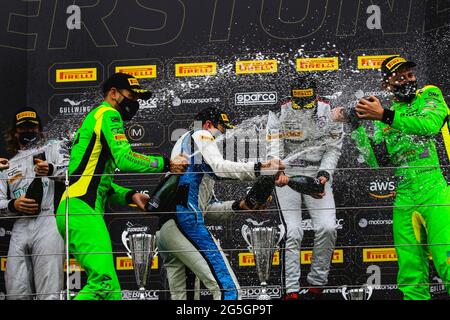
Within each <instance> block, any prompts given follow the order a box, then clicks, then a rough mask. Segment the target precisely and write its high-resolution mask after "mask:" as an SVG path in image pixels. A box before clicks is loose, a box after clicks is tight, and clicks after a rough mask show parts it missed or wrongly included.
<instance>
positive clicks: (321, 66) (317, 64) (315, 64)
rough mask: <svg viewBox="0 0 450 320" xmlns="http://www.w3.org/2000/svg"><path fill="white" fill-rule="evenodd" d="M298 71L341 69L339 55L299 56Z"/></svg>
mask: <svg viewBox="0 0 450 320" xmlns="http://www.w3.org/2000/svg"><path fill="white" fill-rule="evenodd" d="M296 66H297V72H306V71H328V70H339V59H338V57H327V58H299V59H297V63H296Z"/></svg>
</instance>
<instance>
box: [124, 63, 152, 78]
mask: <svg viewBox="0 0 450 320" xmlns="http://www.w3.org/2000/svg"><path fill="white" fill-rule="evenodd" d="M116 72H120V73H126V74H129V75H132V76H133V77H135V78H136V79H151V78H156V65H153V64H149V65H142V66H117V67H116Z"/></svg>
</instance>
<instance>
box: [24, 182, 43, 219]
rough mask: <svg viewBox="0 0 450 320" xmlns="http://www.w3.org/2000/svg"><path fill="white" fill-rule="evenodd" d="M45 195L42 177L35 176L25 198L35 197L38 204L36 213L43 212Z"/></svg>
mask: <svg viewBox="0 0 450 320" xmlns="http://www.w3.org/2000/svg"><path fill="white" fill-rule="evenodd" d="M43 197H44V187H43V186H42V179H41V178H40V177H35V178H34V179H33V181H32V182H31V184H30V185H29V186H28V189H27V193H26V195H25V198H27V199H33V200H34V201H36V203H37V204H38V206H39V207H38V210H37V212H36V214H39V213H40V212H41V203H42V198H43Z"/></svg>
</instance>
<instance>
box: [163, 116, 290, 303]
mask: <svg viewBox="0 0 450 320" xmlns="http://www.w3.org/2000/svg"><path fill="white" fill-rule="evenodd" d="M196 120H197V121H201V123H202V125H201V127H200V128H197V130H195V129H194V130H193V131H189V132H187V133H185V134H184V135H183V136H182V137H181V138H180V139H179V140H178V141H177V142H176V144H175V146H174V148H173V150H172V157H174V156H175V154H177V153H185V154H187V155H189V156H190V165H189V166H188V169H187V170H186V172H185V173H184V174H183V175H182V176H181V177H180V180H179V183H178V195H179V197H180V198H179V199H180V200H181V201H180V202H177V205H176V213H175V214H174V215H168V214H165V215H163V216H161V218H160V224H161V228H160V231H159V232H158V233H157V246H158V251H159V252H160V255H161V257H162V259H163V261H164V266H165V268H166V270H167V278H168V280H169V287H170V293H171V299H172V300H186V299H188V298H190V297H192V298H193V297H194V295H193V294H192V293H193V291H189V290H187V288H189V287H190V285H189V283H188V282H189V278H191V280H194V279H195V277H194V275H195V276H197V277H198V278H199V279H200V281H201V282H202V283H203V284H204V285H205V287H206V288H207V289H209V291H210V292H211V293H212V295H213V298H214V299H215V300H221V299H224V300H236V299H240V292H239V291H240V290H239V284H238V281H237V279H236V276H235V275H234V272H233V270H232V268H231V266H230V264H229V262H228V259H227V258H226V256H225V255H224V253H223V251H222V249H221V248H220V245H219V243H218V242H217V240H216V239H215V238H214V237H213V236H212V234H211V233H210V232H209V231H208V230H207V228H206V226H205V222H204V215H205V214H206V217H208V216H210V217H211V218H213V216H215V218H217V216H219V217H220V215H222V214H227V213H230V212H234V211H238V210H242V209H244V210H245V209H249V208H248V207H246V206H245V203H243V201H234V202H233V201H227V202H223V203H220V202H217V201H214V184H215V180H216V179H220V178H229V179H237V180H254V179H255V178H256V177H257V176H259V175H260V174H267V175H275V174H277V173H278V172H279V171H280V170H283V169H284V166H283V164H282V162H281V161H279V160H270V161H267V162H265V163H252V162H248V163H240V162H233V161H229V160H225V159H223V156H222V154H221V153H220V151H219V148H218V146H217V143H216V139H215V135H217V134H223V133H224V132H225V129H226V128H232V126H231V124H230V123H229V120H228V116H227V115H226V114H225V113H223V112H221V111H220V110H218V109H215V108H207V109H205V110H203V111H201V112H200V113H199V114H198V115H197V117H196ZM252 209H253V208H252ZM190 276H191V277H190ZM191 286H192V284H191Z"/></svg>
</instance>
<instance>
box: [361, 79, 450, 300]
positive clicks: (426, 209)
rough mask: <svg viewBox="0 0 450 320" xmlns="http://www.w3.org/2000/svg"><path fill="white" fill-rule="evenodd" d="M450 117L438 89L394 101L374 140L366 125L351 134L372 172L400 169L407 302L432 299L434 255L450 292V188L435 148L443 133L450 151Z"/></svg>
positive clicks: (397, 241)
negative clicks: (430, 275) (431, 260)
mask: <svg viewBox="0 0 450 320" xmlns="http://www.w3.org/2000/svg"><path fill="white" fill-rule="evenodd" d="M449 113H450V112H449V109H448V107H447V104H446V103H445V101H444V98H443V96H442V93H441V91H440V90H439V88H437V87H435V86H426V87H424V88H422V89H421V90H418V91H417V92H416V97H415V98H414V100H413V101H412V102H411V103H405V102H394V103H393V104H392V106H391V108H390V109H389V110H385V115H384V116H383V122H381V121H375V122H374V127H375V128H374V133H373V135H372V136H369V135H368V134H367V132H366V130H365V127H364V126H359V127H358V128H357V129H356V130H355V131H353V132H352V138H353V139H354V140H355V142H356V145H357V147H358V149H359V151H360V152H361V153H362V155H363V156H364V158H365V160H366V162H367V163H368V164H369V165H370V166H371V167H374V168H377V167H379V166H392V167H396V169H395V176H396V177H397V180H398V184H397V193H396V197H395V201H394V210H393V228H394V230H393V232H394V245H395V248H396V252H397V257H398V264H399V271H398V276H397V282H398V285H399V289H400V290H401V291H402V292H403V294H404V298H405V299H421V300H422V299H430V292H429V286H428V283H429V251H431V255H432V259H433V262H434V265H435V267H436V270H437V272H438V274H439V276H440V277H441V279H442V281H443V282H444V283H446V287H447V290H450V285H449V282H450V187H449V186H448V184H447V182H446V180H445V178H444V176H443V173H442V170H441V166H440V161H439V156H438V153H437V150H436V145H435V138H436V136H437V135H438V134H440V133H441V132H442V134H443V135H444V141H445V145H446V147H447V153H448V152H449V151H450V137H449V130H448V128H449V127H448V115H449ZM379 155H383V156H384V158H383V157H380V156H379ZM448 156H450V153H448ZM449 292H450V291H449Z"/></svg>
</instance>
